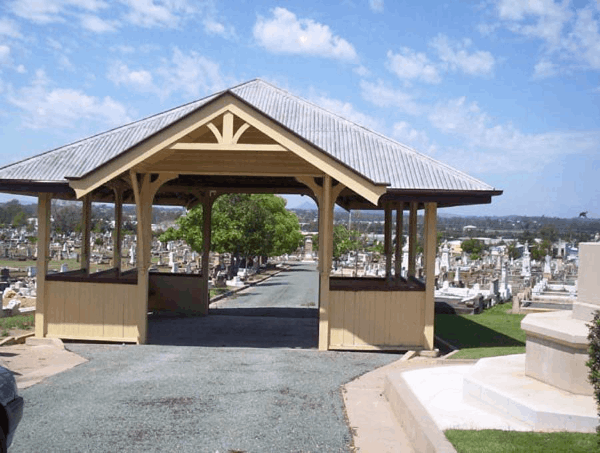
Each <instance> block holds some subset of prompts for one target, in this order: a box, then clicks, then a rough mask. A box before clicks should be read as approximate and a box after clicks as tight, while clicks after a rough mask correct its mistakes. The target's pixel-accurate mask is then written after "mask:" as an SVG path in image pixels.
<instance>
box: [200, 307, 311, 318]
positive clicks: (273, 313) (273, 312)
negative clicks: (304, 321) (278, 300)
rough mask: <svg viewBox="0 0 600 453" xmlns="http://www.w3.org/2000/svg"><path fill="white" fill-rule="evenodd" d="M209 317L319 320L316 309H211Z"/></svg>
mask: <svg viewBox="0 0 600 453" xmlns="http://www.w3.org/2000/svg"><path fill="white" fill-rule="evenodd" d="M208 315H209V316H214V315H217V316H265V317H271V318H314V319H318V318H319V310H317V309H316V308H277V307H261V308H211V309H210V310H209V311H208Z"/></svg>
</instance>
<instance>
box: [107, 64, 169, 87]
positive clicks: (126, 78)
mask: <svg viewBox="0 0 600 453" xmlns="http://www.w3.org/2000/svg"><path fill="white" fill-rule="evenodd" d="M108 79H109V80H110V81H112V82H113V83H114V84H115V85H117V86H120V85H125V86H127V87H129V88H133V89H135V90H137V91H141V92H156V91H158V89H157V87H156V86H155V85H154V81H153V78H152V74H151V73H150V72H149V71H145V70H139V71H132V70H130V69H129V68H128V67H127V65H126V64H124V63H121V62H118V63H114V64H113V65H111V67H110V69H109V71H108Z"/></svg>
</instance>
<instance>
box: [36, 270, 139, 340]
mask: <svg viewBox="0 0 600 453" xmlns="http://www.w3.org/2000/svg"><path fill="white" fill-rule="evenodd" d="M44 293H45V300H46V313H45V316H46V319H47V328H48V331H47V336H48V337H57V338H64V339H78V340H105V341H122V342H134V343H138V342H139V332H140V331H141V330H142V326H139V325H138V322H141V321H139V320H141V319H142V317H141V316H140V313H139V311H140V310H145V307H138V306H137V305H139V303H137V301H138V300H139V298H138V297H137V294H138V287H137V285H128V284H116V283H92V282H72V281H52V280H48V281H46V288H45V291H44ZM143 319H144V322H145V319H146V318H145V313H144V317H143Z"/></svg>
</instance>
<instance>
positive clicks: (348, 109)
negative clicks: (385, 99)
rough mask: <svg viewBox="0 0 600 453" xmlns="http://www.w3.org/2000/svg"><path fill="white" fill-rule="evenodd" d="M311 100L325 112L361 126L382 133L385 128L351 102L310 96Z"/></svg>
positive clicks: (321, 96) (377, 120)
mask: <svg viewBox="0 0 600 453" xmlns="http://www.w3.org/2000/svg"><path fill="white" fill-rule="evenodd" d="M310 100H311V101H312V102H314V103H315V104H317V105H319V106H321V107H323V108H324V109H325V110H329V111H330V112H332V113H336V114H337V115H340V116H341V117H343V118H346V119H348V120H350V121H353V122H354V123H356V124H359V125H361V126H365V127H368V128H370V129H373V130H375V131H382V130H383V128H384V125H383V123H382V122H381V121H380V120H379V119H377V118H373V117H372V116H369V115H367V114H365V113H362V112H359V111H358V110H356V109H355V108H354V106H353V105H352V104H351V103H349V102H344V101H340V100H338V99H333V98H330V97H328V96H323V95H313V96H310Z"/></svg>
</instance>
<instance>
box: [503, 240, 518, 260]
mask: <svg viewBox="0 0 600 453" xmlns="http://www.w3.org/2000/svg"><path fill="white" fill-rule="evenodd" d="M506 251H507V252H508V257H509V258H513V259H517V258H518V257H519V250H518V249H517V246H516V244H515V243H514V242H511V243H510V244H508V246H507V247H506Z"/></svg>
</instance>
